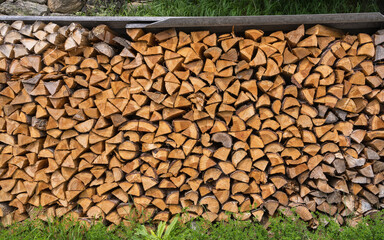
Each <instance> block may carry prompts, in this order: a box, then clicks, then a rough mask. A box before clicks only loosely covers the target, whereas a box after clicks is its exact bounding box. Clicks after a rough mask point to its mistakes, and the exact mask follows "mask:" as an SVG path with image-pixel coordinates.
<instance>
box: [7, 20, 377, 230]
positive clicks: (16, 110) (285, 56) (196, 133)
mask: <svg viewBox="0 0 384 240" xmlns="http://www.w3.org/2000/svg"><path fill="white" fill-rule="evenodd" d="M4 26H5V27H2V28H1V29H0V30H1V31H0V33H1V35H2V37H3V39H2V40H3V41H2V42H1V45H0V71H1V74H0V99H1V101H0V107H1V108H0V151H1V152H0V172H1V174H0V175H1V179H0V180H1V181H0V188H1V189H0V200H1V204H0V218H2V220H3V221H8V222H12V221H17V220H22V219H24V218H26V217H27V216H28V214H29V213H28V212H27V209H29V208H31V207H38V206H43V208H44V209H46V210H47V212H48V211H52V210H50V209H55V211H54V214H55V215H56V216H58V217H59V216H62V215H65V214H66V213H67V212H69V211H71V209H72V208H73V207H69V206H76V205H79V206H80V208H79V210H78V211H76V214H77V215H78V216H79V217H92V218H93V217H102V218H104V219H105V221H106V222H107V223H111V224H119V223H121V222H123V221H124V218H126V217H135V219H138V221H146V220H148V219H149V218H153V220H155V221H169V220H170V219H172V217H173V216H174V215H175V214H178V213H182V212H183V209H184V208H185V209H186V211H187V212H188V214H190V217H192V215H193V216H194V217H197V216H201V217H203V218H205V219H207V220H208V221H220V220H225V219H228V216H226V215H225V211H229V212H232V213H234V214H235V216H236V217H239V218H240V219H243V220H246V219H249V218H250V217H251V215H253V216H255V217H256V218H257V219H258V220H262V219H263V218H264V217H266V216H269V215H274V214H275V213H276V212H277V211H278V210H279V209H281V208H288V207H292V208H295V209H296V213H297V214H298V216H299V217H300V218H301V219H303V220H304V221H308V222H310V223H312V222H314V220H313V217H312V213H313V212H315V211H317V210H318V211H322V212H324V213H326V214H329V215H332V216H336V217H338V218H340V219H341V220H343V219H342V218H343V217H344V216H347V214H349V213H350V212H356V210H358V213H361V214H365V213H366V212H367V211H369V210H370V209H371V208H374V207H377V206H378V205H379V203H380V202H382V201H383V199H382V198H383V197H384V194H383V193H382V192H383V191H382V190H383V189H384V188H383V187H382V181H383V180H384V165H383V164H382V163H381V161H380V159H381V157H382V156H384V140H383V138H384V114H383V111H384V110H383V108H382V107H381V104H382V103H383V102H384V90H383V81H382V79H383V78H384V65H383V64H382V60H383V59H384V44H383V43H384V38H383V34H382V32H378V33H377V34H375V35H373V36H372V37H371V36H370V35H368V34H365V33H360V34H358V35H356V36H353V35H344V33H343V32H342V31H340V30H338V29H334V28H330V27H327V26H322V25H315V26H313V27H311V28H308V29H306V28H305V26H304V25H301V26H299V27H298V28H297V29H294V30H292V31H290V32H286V33H284V32H282V31H278V32H274V33H271V34H266V33H264V32H263V31H261V30H258V29H247V30H246V31H245V33H244V35H243V37H239V36H235V34H234V33H232V34H224V35H217V34H216V33H213V32H210V31H205V30H202V31H197V32H191V33H185V32H181V31H177V30H176V29H168V30H164V31H162V32H158V33H151V32H145V31H144V30H143V29H127V36H119V33H117V32H114V31H113V30H111V29H110V28H109V27H108V26H107V25H99V26H97V27H95V28H93V29H92V30H88V29H86V28H84V27H82V26H81V25H80V24H75V23H73V24H71V25H69V26H63V27H60V26H58V25H57V24H55V23H48V24H45V23H42V22H36V23H34V24H33V25H28V24H24V23H23V22H22V21H17V22H14V23H12V24H11V25H8V24H5V25H4ZM128 39H129V40H128ZM340 191H341V192H343V193H345V194H346V195H345V196H344V195H342V194H341V193H340ZM357 203H359V204H357ZM358 205H359V209H355V208H356V207H358ZM261 208H263V209H261ZM345 211H348V212H347V213H345ZM20 212H22V213H20ZM336 212H338V213H339V212H340V214H337V213H336ZM144 213H145V214H148V215H145V216H144ZM41 218H42V219H47V218H48V213H47V214H45V215H44V216H43V215H42V216H41Z"/></svg>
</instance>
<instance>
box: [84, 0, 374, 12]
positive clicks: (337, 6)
mask: <svg viewBox="0 0 384 240" xmlns="http://www.w3.org/2000/svg"><path fill="white" fill-rule="evenodd" d="M99 1H100V4H97V8H94V9H90V10H88V11H87V12H86V13H81V14H85V15H101V16H242V15H281V14H285V15H286V14H320V13H359V12H377V11H379V7H378V2H380V1H381V0H337V1H336V0H335V1H331V0H315V1H308V0H291V1H290V0H153V2H150V3H148V4H147V5H146V6H142V7H138V8H132V7H130V6H131V5H130V4H129V3H122V4H121V2H119V4H117V3H116V1H118V0H113V1H105V0H104V1H103V0H99ZM105 2H107V3H105ZM123 2H124V1H123ZM128 2H129V1H128Z"/></svg>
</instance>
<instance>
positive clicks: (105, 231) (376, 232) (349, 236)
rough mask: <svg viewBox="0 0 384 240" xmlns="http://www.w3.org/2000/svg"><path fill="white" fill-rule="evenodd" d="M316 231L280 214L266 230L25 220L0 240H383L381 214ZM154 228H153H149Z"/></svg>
mask: <svg viewBox="0 0 384 240" xmlns="http://www.w3.org/2000/svg"><path fill="white" fill-rule="evenodd" d="M316 219H317V220H318V227H317V228H316V229H315V230H313V229H310V228H308V224H307V223H305V222H303V221H301V220H299V219H298V217H297V216H296V215H294V214H292V216H291V217H286V216H284V215H282V214H280V215H278V216H276V217H274V218H271V219H270V221H269V225H268V228H265V227H264V226H263V225H261V224H259V223H254V222H251V221H238V220H233V219H232V220H230V221H229V222H227V223H224V222H218V223H213V224H212V223H209V222H206V221H205V220H203V219H197V220H195V221H194V222H190V223H187V224H181V223H179V222H178V221H177V220H175V221H173V222H172V223H171V224H170V225H168V227H165V224H164V223H160V224H158V227H157V230H155V231H151V232H148V231H147V229H146V227H145V226H144V225H140V224H138V223H134V222H131V223H130V224H128V226H124V225H120V226H114V227H109V228H108V227H106V226H105V225H103V224H102V223H101V222H100V221H96V223H95V224H93V225H91V227H87V226H86V225H84V224H81V223H80V222H79V221H71V220H69V219H61V220H53V221H51V222H48V223H45V222H42V221H40V220H26V221H24V222H22V223H17V224H14V225H11V226H10V227H8V228H1V229H0V239H4V240H14V239H23V240H24V239H25V240H32V239H55V240H67V239H87V240H99V239H100V240H104V239H132V240H141V239H143V240H144V239H145V240H148V239H149V240H150V239H154V240H178V239H186V240H200V239H201V240H208V239H209V240H219V239H220V240H226V239H228V240H237V239H238V240H243V239H260V240H264V239H272V240H274V239H276V240H285V239H287V240H296V239H297V240H299V239H316V240H323V239H324V240H325V239H327V240H328V239H330V240H331V239H332V240H333V239H340V240H360V239H364V240H366V239H367V240H370V239H372V240H380V239H384V224H383V223H384V211H382V212H379V213H378V214H376V215H374V216H367V217H364V218H362V219H361V221H360V222H359V223H358V224H357V225H356V226H354V227H352V226H349V225H346V226H339V225H338V224H337V223H336V221H335V220H334V219H333V218H330V217H327V216H324V215H319V216H317V218H316ZM172 225H173V226H172ZM152 227H153V228H154V225H152Z"/></svg>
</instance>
